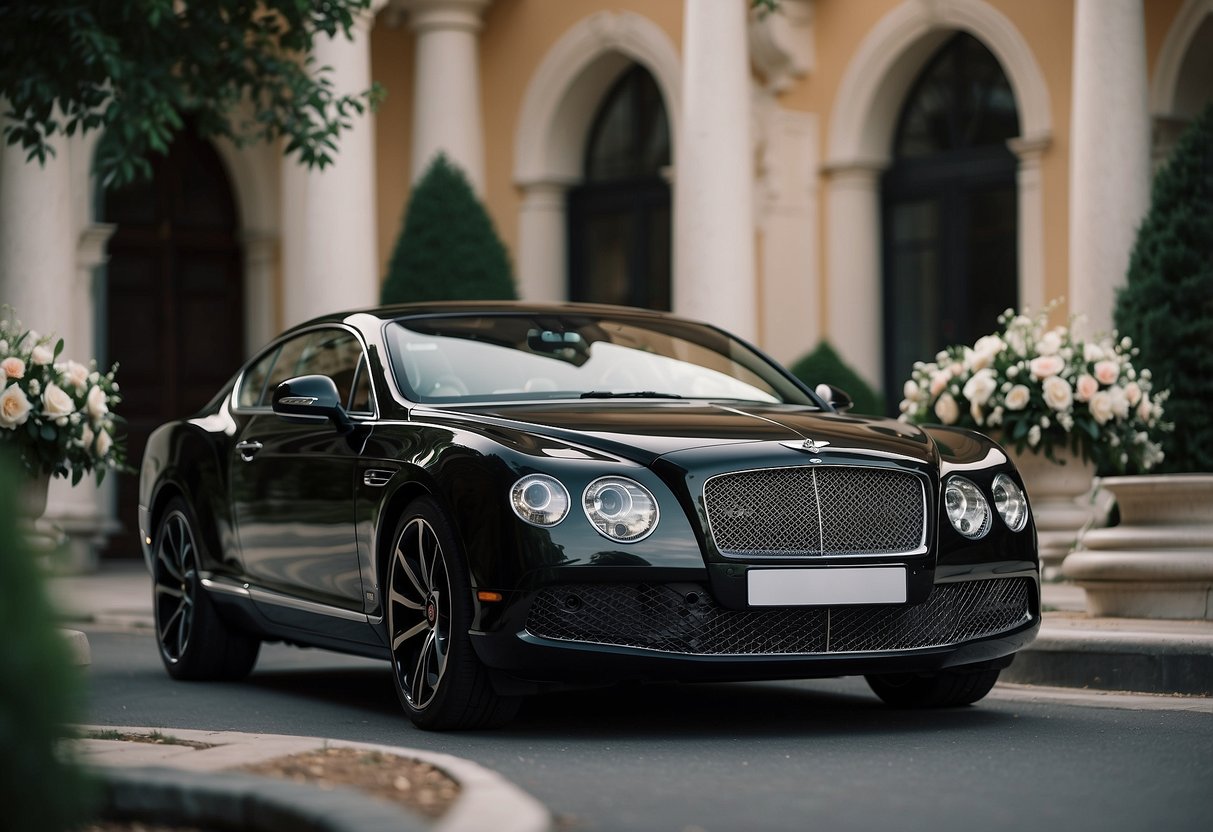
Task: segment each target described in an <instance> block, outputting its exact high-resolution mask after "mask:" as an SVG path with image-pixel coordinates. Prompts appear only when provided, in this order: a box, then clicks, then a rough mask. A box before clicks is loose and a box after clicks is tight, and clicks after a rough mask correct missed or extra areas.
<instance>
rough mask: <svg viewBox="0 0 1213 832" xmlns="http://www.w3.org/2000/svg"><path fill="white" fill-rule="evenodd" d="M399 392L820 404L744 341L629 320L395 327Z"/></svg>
mask: <svg viewBox="0 0 1213 832" xmlns="http://www.w3.org/2000/svg"><path fill="white" fill-rule="evenodd" d="M386 334H387V344H388V350H389V352H390V354H391V361H392V368H393V372H394V373H395V376H396V381H397V383H398V384H399V386H400V389H401V390H403V391H404V392H405V394H406V395H407V396H408V397H409V398H410V399H412V400H413V401H418V402H432V403H444V404H471V403H476V402H491V401H507V400H528V399H535V400H538V399H568V398H585V399H608V398H632V399H665V398H669V399H677V398H684V399H726V400H737V401H747V402H768V403H776V402H790V403H795V404H804V405H814V406H815V405H817V404H818V403H817V402H816V401H814V400H813V399H812V397H811V396H809V394H807V393H805V392H804V390H802V389H801V388H800V387H798V386H797V385H796V384H794V383H793V382H792V381H790V380H789V379H788V378H787V377H785V376H784V375H783V374H782V373H780V372H779V371H778V370H777V369H776V368H775V367H774V366H772V365H771V363H770V362H768V361H767V360H766V359H764V358H763V357H762V356H760V355H759V354H757V353H755V352H754V351H753V350H752V349H750V348H748V347H747V346H745V345H744V344H742V343H741V342H739V341H737V340H735V339H733V338H730V337H729V336H727V335H725V334H724V333H722V332H720V331H719V330H716V329H712V328H711V327H707V326H703V325H701V324H694V323H690V322H687V321H680V320H673V319H668V318H656V317H654V318H645V317H639V316H638V317H636V318H630V317H627V316H625V315H620V316H618V317H611V316H602V317H599V316H590V315H584V314H522V313H501V314H480V315H466V314H453V315H428V316H424V317H411V318H401V319H398V320H395V321H392V322H390V323H388V324H387V329H386Z"/></svg>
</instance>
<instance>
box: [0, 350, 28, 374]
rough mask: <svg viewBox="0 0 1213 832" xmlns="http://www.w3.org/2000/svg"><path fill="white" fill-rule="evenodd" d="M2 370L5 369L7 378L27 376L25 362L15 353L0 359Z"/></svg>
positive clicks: (0, 368)
mask: <svg viewBox="0 0 1213 832" xmlns="http://www.w3.org/2000/svg"><path fill="white" fill-rule="evenodd" d="M0 370H4V376H5V378H25V362H24V361H22V360H21V359H20V358H18V357H17V356H15V355H10V356H9V357H8V358H6V359H4V360H3V361H0Z"/></svg>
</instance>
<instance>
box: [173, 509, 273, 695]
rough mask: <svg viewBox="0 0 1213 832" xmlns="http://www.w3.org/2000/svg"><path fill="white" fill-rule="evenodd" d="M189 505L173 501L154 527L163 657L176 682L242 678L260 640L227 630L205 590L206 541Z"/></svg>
mask: <svg viewBox="0 0 1213 832" xmlns="http://www.w3.org/2000/svg"><path fill="white" fill-rule="evenodd" d="M193 516H194V515H193V512H192V511H191V510H190V507H189V504H188V503H186V502H185V500H183V499H181V498H180V497H174V498H173V499H172V500H171V501H170V502H169V504H168V506H167V507H166V508H165V511H164V514H163V516H162V517H161V519H160V524H159V526H158V527H157V529H156V539H155V549H154V551H155V555H156V556H155V560H154V561H153V562H152V608H153V610H154V612H155V616H156V645H157V647H159V649H160V659H161V661H163V662H164V667H165V669H166V670H167V671H168V673H169V675H170V676H172V677H173V678H174V679H188V680H193V681H204V680H233V679H243V678H244V677H245V676H247V675H248V674H249V672H250V671H251V670H252V669H253V665H254V664H256V663H257V653H258V651H259V650H260V649H261V641H260V640H259V639H257V638H254V637H252V636H250V635H248V634H246V633H243V632H240V631H238V630H235V629H233V628H231V627H229V626H228V625H227V624H226V623H225V622H224V621H223V619H222V618H220V616H219V613H218V612H217V611H216V610H215V607H214V605H213V604H212V603H211V599H210V597H209V596H208V595H207V594H206V590H205V589H203V587H202V576H201V573H200V565H201V563H202V561H203V554H204V552H203V549H202V538H201V536H200V535H199V534H198V532H197V529H198V525H197V523H196V522H195V521H194V519H193Z"/></svg>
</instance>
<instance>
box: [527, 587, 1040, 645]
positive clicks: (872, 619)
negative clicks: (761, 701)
mask: <svg viewBox="0 0 1213 832" xmlns="http://www.w3.org/2000/svg"><path fill="white" fill-rule="evenodd" d="M1031 585H1032V584H1031V581H1030V579H1027V578H997V579H993V580H984V581H964V582H961V583H952V584H941V585H939V586H936V587H935V588H934V591H933V592H932V593H931V597H930V598H929V599H928V600H927V601H926V602H925V603H923V604H917V605H914V606H906V605H901V604H889V605H876V606H860V607H788V608H779V609H763V610H727V609H724V608H723V607H720V606H717V605H716V603H715V601H714V600H713V599H712V596H711V595H710V594H708V592H707V591H706V588H705V587H703V586H701V585H698V584H679V585H677V586H670V585H664V584H574V585H569V586H562V587H551V588H548V589H545V590H542V591H541V592H540V593H539V594H538V596H536V598H535V601H534V603H533V604H532V605H531V610H530V614H529V616H528V617H527V624H526V629H527V632H529V633H531V634H532V635H534V636H539V637H541V638H550V639H557V640H560V641H576V642H584V643H589V644H603V645H611V646H616V647H638V648H643V649H645V650H658V651H661V652H663V653H685V654H691V655H801V654H812V653H819V654H820V653H824V654H831V653H865V652H877V651H886V650H914V649H918V648H923V647H942V646H946V645H951V644H960V643H961V642H965V641H969V640H970V639H975V638H982V637H984V636H990V635H995V634H997V633H1002V632H1006V631H1008V630H1011V629H1013V628H1015V627H1017V626H1019V625H1021V624H1023V623H1024V622H1025V621H1027V620H1028V616H1029V614H1030V607H1029V604H1028V598H1029V595H1030V588H1031Z"/></svg>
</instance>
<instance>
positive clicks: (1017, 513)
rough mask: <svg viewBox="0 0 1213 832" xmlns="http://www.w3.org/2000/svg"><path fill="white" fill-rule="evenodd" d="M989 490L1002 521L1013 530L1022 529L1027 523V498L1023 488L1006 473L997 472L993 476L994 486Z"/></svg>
mask: <svg viewBox="0 0 1213 832" xmlns="http://www.w3.org/2000/svg"><path fill="white" fill-rule="evenodd" d="M990 490H991V492H992V493H993V494H994V508H995V509H997V510H998V516H999V517H1001V518H1002V522H1004V523H1006V524H1007V528H1008V529H1010V530H1011V531H1013V532H1019V531H1023V527H1024V526H1026V525H1027V524H1028V498H1027V497H1025V496H1024V494H1023V489H1021V488H1020V487H1019V486H1018V485H1016V484H1015V481H1014V480H1013V479H1011V478H1010V477H1008V476H1007V475H1006V474H999V475H998V476H997V477H995V478H994V487H993V488H992V489H990Z"/></svg>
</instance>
